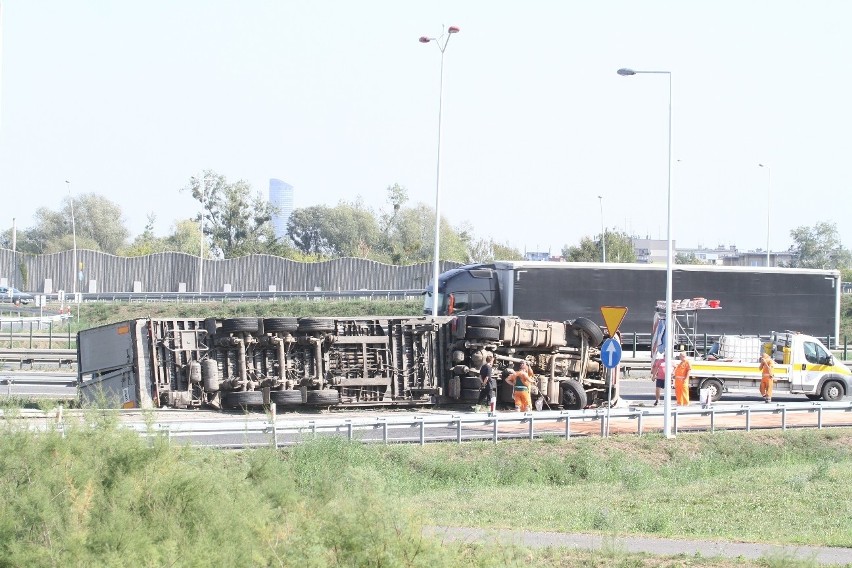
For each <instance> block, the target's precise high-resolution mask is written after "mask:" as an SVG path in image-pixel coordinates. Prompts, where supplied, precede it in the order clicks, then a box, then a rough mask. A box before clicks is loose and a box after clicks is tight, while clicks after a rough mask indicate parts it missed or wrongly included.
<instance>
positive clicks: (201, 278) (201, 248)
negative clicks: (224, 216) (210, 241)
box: [198, 172, 205, 294]
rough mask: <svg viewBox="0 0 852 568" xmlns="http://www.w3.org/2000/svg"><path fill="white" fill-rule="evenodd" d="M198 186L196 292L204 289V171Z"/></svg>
mask: <svg viewBox="0 0 852 568" xmlns="http://www.w3.org/2000/svg"><path fill="white" fill-rule="evenodd" d="M199 188H200V190H201V217H200V219H199V223H200V225H201V239H200V246H199V250H198V293H199V294H201V293H202V292H203V291H204V196H205V195H204V189H205V188H204V173H203V172H202V174H201V178H200V180H199Z"/></svg>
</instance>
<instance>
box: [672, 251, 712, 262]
mask: <svg viewBox="0 0 852 568" xmlns="http://www.w3.org/2000/svg"><path fill="white" fill-rule="evenodd" d="M674 263H675V264H707V263H706V262H704V261H703V260H701V259H700V258H698V257H697V256H695V253H694V252H679V253H677V254H676V255H675V257H674Z"/></svg>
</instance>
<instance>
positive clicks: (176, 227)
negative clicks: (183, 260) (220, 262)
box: [121, 213, 211, 258]
mask: <svg viewBox="0 0 852 568" xmlns="http://www.w3.org/2000/svg"><path fill="white" fill-rule="evenodd" d="M155 221H156V216H155V215H154V214H153V213H149V214H148V223H147V224H146V225H145V230H144V231H143V232H142V234H141V235H139V236H137V237H136V238H135V239H134V240H133V242H132V243H131V244H130V246H128V247H126V248H124V249H123V250H122V251H121V254H122V255H124V256H144V255H146V254H155V253H158V252H183V253H186V254H191V255H195V256H198V253H199V252H201V227H199V225H198V221H197V220H192V219H183V220H179V221H176V222H175V223H174V224H173V225H172V228H171V230H172V232H171V233H170V234H169V235H168V236H165V237H158V236H156V235H155V234H154V222H155ZM204 257H205V258H211V254H210V247H209V246H208V245H207V244H206V243H205V245H204Z"/></svg>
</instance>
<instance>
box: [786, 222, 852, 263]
mask: <svg viewBox="0 0 852 568" xmlns="http://www.w3.org/2000/svg"><path fill="white" fill-rule="evenodd" d="M790 236H791V237H793V241H794V243H795V244H794V245H793V248H794V249H795V250H796V256H795V257H794V259H793V261H792V262H791V263H790V266H792V267H794V268H822V269H831V268H836V269H842V268H850V267H852V253H850V252H849V250H848V249H846V248H844V247H843V245H842V244H841V243H840V235H839V234H838V232H837V225H836V224H834V223H828V222H825V221H823V222H820V223H817V224H816V225H814V226H813V227H798V228H797V229H793V230H792V231H790Z"/></svg>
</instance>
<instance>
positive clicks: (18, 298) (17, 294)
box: [0, 286, 35, 306]
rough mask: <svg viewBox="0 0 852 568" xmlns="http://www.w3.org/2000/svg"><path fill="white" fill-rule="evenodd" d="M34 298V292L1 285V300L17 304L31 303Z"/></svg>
mask: <svg viewBox="0 0 852 568" xmlns="http://www.w3.org/2000/svg"><path fill="white" fill-rule="evenodd" d="M34 299H35V298H33V295H32V294H27V293H26V292H21V291H20V290H18V289H17V288H9V287H8V286H0V302H12V303H13V304H15V305H16V306H17V305H19V304H29V303H30V302H32V301H33V300H34Z"/></svg>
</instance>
